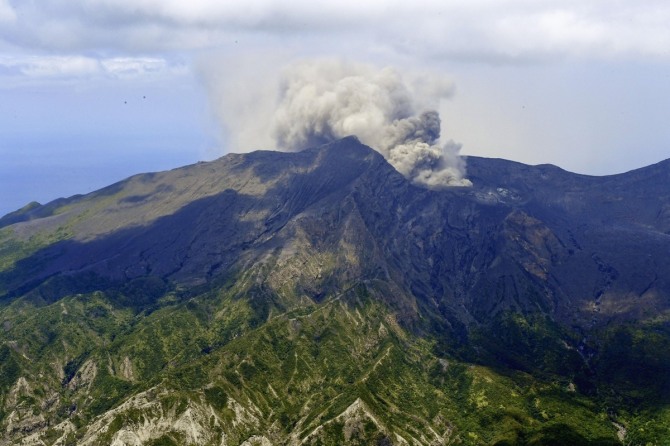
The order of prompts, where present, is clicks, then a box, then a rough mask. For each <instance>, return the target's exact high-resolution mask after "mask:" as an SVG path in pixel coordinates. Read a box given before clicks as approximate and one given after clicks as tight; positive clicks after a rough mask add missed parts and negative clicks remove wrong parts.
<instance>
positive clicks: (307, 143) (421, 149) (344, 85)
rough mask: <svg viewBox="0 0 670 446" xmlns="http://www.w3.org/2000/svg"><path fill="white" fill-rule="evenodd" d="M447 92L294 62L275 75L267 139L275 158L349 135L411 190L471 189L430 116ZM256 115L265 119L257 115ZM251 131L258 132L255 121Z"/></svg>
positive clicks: (241, 126)
mask: <svg viewBox="0 0 670 446" xmlns="http://www.w3.org/2000/svg"><path fill="white" fill-rule="evenodd" d="M451 89H452V87H451V85H450V84H448V83H446V82H444V81H443V80H440V79H437V78H430V77H425V76H424V77H423V78H417V79H414V81H413V82H407V81H405V80H404V79H403V78H402V76H401V75H400V74H399V73H398V72H397V71H395V70H394V69H392V68H384V69H379V68H377V67H374V66H371V65H367V64H357V63H351V62H345V61H341V60H309V61H304V62H300V63H297V64H294V65H292V66H291V67H289V68H287V69H285V70H284V72H283V74H282V77H281V80H280V82H279V88H278V95H277V96H276V97H277V102H276V103H275V104H273V105H272V107H273V111H272V117H271V118H270V119H271V124H270V126H269V127H270V129H271V137H272V139H273V141H274V143H275V144H276V146H277V147H278V148H279V149H280V150H287V151H298V150H302V149H305V148H308V147H314V146H317V145H320V144H324V143H327V142H330V141H333V140H336V139H339V138H342V137H345V136H348V135H355V136H357V137H358V138H359V140H360V141H361V142H363V143H364V144H366V145H369V146H370V147H372V148H373V149H375V150H377V151H378V152H380V153H381V154H382V155H383V156H384V157H385V158H386V159H387V160H388V161H389V162H390V163H391V164H392V165H393V166H394V167H395V168H396V169H397V170H398V171H399V172H400V173H402V174H403V175H404V176H405V177H407V178H409V179H410V180H412V181H413V182H414V183H416V184H419V185H422V186H425V187H428V188H440V187H445V186H470V185H471V183H470V181H469V180H467V179H465V162H464V160H463V159H462V158H461V157H460V156H459V154H458V152H459V150H460V145H458V144H456V143H454V142H453V141H448V142H447V143H445V144H440V142H439V140H440V117H439V114H438V112H437V111H435V110H432V109H430V105H437V103H438V102H439V99H440V98H441V97H445V96H447V95H449V94H450V93H451ZM245 90H246V89H245ZM247 91H248V90H247ZM233 102H234V101H233ZM221 104H226V100H225V98H224V100H223V101H222V102H221ZM266 106H267V104H266ZM228 108H229V107H226V106H224V107H223V109H222V110H220V114H222V115H223V116H224V120H226V119H225V117H226V116H228V117H230V116H233V115H234V113H231V111H230V110H229V109H228ZM263 115H265V116H269V115H270V114H269V113H267V111H265V112H264V113H263V112H261V113H258V114H257V116H263ZM226 121H228V128H229V129H235V131H239V132H242V133H245V132H246V133H247V134H248V133H250V132H249V131H246V130H245V129H246V128H248V125H247V124H246V123H245V122H240V119H239V117H238V118H237V121H236V122H234V123H230V122H229V120H226ZM251 125H253V126H254V127H255V128H256V129H258V128H259V126H258V122H257V121H255V122H253V123H251Z"/></svg>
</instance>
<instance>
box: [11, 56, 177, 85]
mask: <svg viewBox="0 0 670 446" xmlns="http://www.w3.org/2000/svg"><path fill="white" fill-rule="evenodd" d="M186 71H187V68H186V67H185V66H184V65H181V64H178V63H169V62H168V61H167V60H166V59H163V58H156V57H154V58H151V57H114V58H95V57H87V56H72V55H53V56H50V55H47V56H44V55H40V56H34V55H31V56H23V55H12V56H0V76H1V77H5V78H24V79H26V80H30V81H33V82H34V81H46V82H50V81H62V80H77V79H79V80H91V79H123V80H130V79H133V80H142V79H155V78H156V77H160V76H175V75H177V76H179V75H182V74H184V73H185V72H186Z"/></svg>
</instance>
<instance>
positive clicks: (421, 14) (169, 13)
mask: <svg viewBox="0 0 670 446" xmlns="http://www.w3.org/2000/svg"><path fill="white" fill-rule="evenodd" d="M3 17H4V18H5V20H7V18H8V17H9V18H10V19H12V20H14V22H15V26H5V27H3V29H2V30H0V38H4V39H5V40H6V41H8V42H12V43H14V44H16V45H18V46H23V47H36V48H46V49H51V50H59V51H67V50H72V51H74V50H81V49H86V50H98V49H100V48H104V49H111V50H113V51H117V52H129V51H131V52H133V51H134V52H144V53H147V52H151V51H163V50H183V49H191V50H193V49H203V48H214V47H218V46H220V45H223V44H228V43H231V42H233V41H234V40H235V39H236V38H240V37H247V38H248V37H250V36H254V35H262V36H268V35H269V36H272V37H274V38H275V39H273V40H274V41H275V42H277V45H278V46H279V44H280V43H279V42H278V41H277V38H292V37H293V38H296V37H298V38H299V37H302V36H308V37H309V36H314V35H316V34H318V35H321V36H327V37H329V38H333V39H334V40H337V39H341V40H347V41H348V42H351V43H352V44H353V43H355V42H356V41H357V40H358V39H359V38H360V36H361V35H365V36H373V37H374V39H375V42H376V43H375V44H377V45H380V46H389V47H391V48H394V49H396V50H400V51H405V52H409V53H412V54H415V55H425V56H429V55H439V56H440V57H445V56H447V57H459V58H470V59H480V60H484V61H487V60H489V61H505V60H507V61H523V60H527V59H533V60H542V59H545V58H553V57H557V56H560V57H564V56H571V57H572V56H574V57H589V58H593V57H596V58H598V57H602V58H611V57H654V58H658V57H662V58H667V57H668V55H669V54H668V50H667V48H668V47H670V27H668V26H667V23H670V4H668V3H667V2H666V1H665V0H648V1H645V2H630V1H624V0H590V1H577V0H533V1H531V0H506V1H501V0H497V1H494V0H450V1H449V0H439V1H438V0H423V1H421V0H419V1H415V2H400V1H395V0H392V1H382V0H373V1H365V2H362V1H341V2H334V1H328V2H307V1H292V2H282V1H278V0H248V1H245V2H230V1H226V2H221V1H215V0H191V1H189V2H184V1H182V0H72V1H68V2H62V1H59V0H42V1H40V2H39V4H37V3H33V2H17V3H15V8H14V9H12V7H11V6H10V5H9V4H8V3H7V0H0V20H2V18H3ZM64 31H67V32H64ZM303 43H304V42H303ZM369 44H370V42H369V41H366V45H369ZM306 46H309V42H307V44H306Z"/></svg>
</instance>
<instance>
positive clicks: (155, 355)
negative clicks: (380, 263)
mask: <svg viewBox="0 0 670 446" xmlns="http://www.w3.org/2000/svg"><path fill="white" fill-rule="evenodd" d="M248 292H250V290H248V289H246V290H245V289H239V288H235V287H232V288H230V287H225V286H224V287H221V288H220V289H214V290H209V291H204V292H202V293H201V294H199V295H197V296H190V297H189V298H185V297H184V296H181V295H180V294H179V293H178V292H175V291H172V292H169V293H167V294H166V295H165V296H164V297H162V299H161V300H159V301H158V303H157V304H155V305H154V306H152V307H150V308H149V307H145V308H143V309H142V308H135V309H133V308H129V307H124V306H119V305H118V304H113V303H112V302H118V301H119V296H118V295H115V294H114V293H107V294H105V293H102V292H96V293H91V294H86V295H76V296H70V297H67V298H65V299H63V300H61V301H58V302H55V303H52V304H47V305H41V306H35V301H34V299H33V300H31V299H30V298H29V297H24V298H22V299H19V300H16V301H15V302H13V303H12V304H11V305H9V306H5V307H4V308H2V309H1V310H0V311H1V320H2V321H5V322H4V330H2V332H0V341H1V342H2V347H1V351H0V356H1V357H2V358H3V361H2V367H3V373H2V374H1V375H2V377H3V379H2V380H0V386H1V387H0V392H2V398H3V401H4V404H3V413H2V414H1V415H2V417H3V420H2V423H3V426H2V427H3V428H7V426H8V423H9V419H10V418H12V417H11V416H10V414H11V413H12V412H16V413H18V414H19V415H20V417H23V418H24V419H30V416H31V414H33V415H37V414H40V415H41V416H43V417H44V419H45V420H46V421H47V422H46V423H43V425H42V426H37V427H35V428H34V429H36V431H40V430H41V431H43V432H44V435H43V439H45V440H49V441H52V442H53V441H55V440H56V439H58V438H59V437H60V436H62V435H61V433H59V432H57V431H56V430H54V428H53V426H55V425H56V424H57V423H58V422H59V421H62V420H65V419H69V420H70V421H72V423H73V425H74V429H73V431H72V432H71V433H70V434H69V438H70V440H71V441H74V439H75V438H83V437H84V436H85V435H86V431H87V426H91V423H92V422H93V421H94V420H96V419H98V420H103V422H102V424H103V425H105V426H106V428H105V429H107V432H104V433H103V434H104V435H101V436H100V437H99V438H98V444H104V443H105V441H109V440H110V439H111V438H112V437H113V436H114V434H115V432H116V431H119V430H122V429H130V430H133V429H136V428H137V426H139V425H141V421H142V420H143V418H142V417H143V416H144V417H151V416H154V417H155V416H161V414H162V415H165V414H167V413H170V414H173V415H174V416H178V415H179V414H180V413H183V412H185V411H186V410H187V409H188V408H189V407H195V406H205V407H208V408H210V407H211V411H213V412H212V413H213V414H215V417H214V415H212V416H213V417H214V418H212V421H211V425H210V426H209V429H210V431H211V434H212V436H211V443H212V444H214V443H216V444H218V443H219V442H220V440H219V438H220V435H221V433H222V432H225V433H226V435H227V440H228V442H229V444H238V443H239V442H241V441H243V440H245V439H248V438H250V437H252V436H253V435H264V436H266V437H267V438H269V439H270V440H271V441H272V442H274V443H286V442H289V440H290V439H291V438H293V439H299V440H302V441H306V442H307V443H310V444H341V443H342V441H347V442H348V443H350V444H356V443H359V444H370V443H373V442H377V443H378V444H385V442H386V441H389V440H390V441H392V442H393V443H398V442H399V438H400V437H401V438H403V439H405V440H406V441H408V442H410V443H411V442H417V443H420V444H430V443H431V442H434V443H435V444H440V442H443V443H445V444H448V443H455V442H456V443H462V444H566V441H567V442H570V443H571V444H617V441H616V436H615V434H616V429H615V427H614V426H613V425H612V423H611V421H610V418H609V416H608V414H607V412H606V409H605V407H604V406H602V405H599V404H597V403H595V402H594V400H593V399H590V398H588V397H586V396H584V395H582V394H580V393H579V392H574V391H571V389H570V388H568V386H566V383H565V382H564V381H561V380H554V379H550V378H544V379H536V378H533V377H532V376H531V375H530V374H528V373H523V372H510V371H509V370H507V371H505V370H503V371H502V372H501V371H496V370H493V369H491V368H487V367H484V366H477V365H472V364H467V363H464V362H461V361H458V360H455V359H454V358H449V357H436V356H435V355H434V354H433V353H432V352H433V351H434V348H433V347H434V346H433V345H432V344H431V343H430V342H429V341H427V340H423V339H419V338H416V337H414V336H412V335H411V334H410V333H407V332H406V331H404V330H403V329H402V328H400V327H399V326H398V324H397V323H396V322H395V319H394V317H393V315H392V314H391V313H390V312H389V311H388V310H387V308H385V307H384V306H382V305H381V304H380V303H379V302H381V301H382V300H381V299H378V298H379V297H381V296H376V291H375V290H374V289H372V290H368V289H367V288H366V287H365V286H364V285H358V286H356V287H353V288H351V289H350V290H349V291H348V292H346V293H344V294H342V295H339V296H334V297H331V298H329V299H326V300H325V301H323V302H322V303H320V304H314V303H313V304H311V305H302V306H297V305H295V306H292V305H291V302H290V301H289V302H286V301H285V300H284V301H282V299H280V298H279V297H277V296H275V301H276V302H279V304H278V305H274V306H272V307H271V308H267V306H258V305H256V306H254V299H250V298H249V296H248V295H245V294H244V293H248ZM280 306H281V307H284V308H287V309H286V310H285V311H283V312H282V311H278V308H279V307H280ZM292 307H293V308H294V309H291V308H292ZM266 318H267V319H266ZM91 364H94V365H95V366H94V367H93V366H91ZM128 364H130V366H128ZM93 368H95V370H96V372H95V373H94V374H92V373H91V370H92V369H93ZM19 376H22V377H25V378H26V379H27V382H28V384H29V386H28V389H26V388H21V389H18V390H17V388H16V385H15V383H16V382H17V380H18V378H19ZM92 376H93V377H92ZM12 388H13V389H14V390H13V391H10V389H12ZM150 388H153V389H158V390H156V391H155V395H154V396H153V397H152V398H154V400H155V401H157V402H159V403H160V407H162V408H163V409H162V412H160V410H159V409H156V408H153V409H151V410H149V409H146V411H147V412H146V413H144V415H143V414H142V410H141V409H136V408H131V409H127V410H126V409H124V410H120V411H119V413H117V414H116V415H115V416H114V417H111V416H110V417H109V418H108V419H105V418H104V414H105V413H106V412H107V411H109V410H110V409H114V408H118V407H119V405H120V404H121V403H122V402H123V401H126V400H128V398H129V397H130V396H132V395H137V394H141V392H143V391H146V390H147V389H150ZM46 401H50V403H46ZM357 401H358V405H357V406H356V405H354V406H355V408H358V409H357V412H356V410H354V409H350V416H348V417H338V416H339V415H340V414H342V413H343V412H344V411H345V410H347V408H350V407H351V406H352V404H354V403H356V402H357ZM9 403H14V404H9ZM157 407H158V406H157ZM239 407H243V408H244V409H245V410H246V411H247V413H249V414H252V415H253V418H255V420H251V418H249V419H248V420H247V421H246V422H240V417H239V414H238V413H239V412H240V411H241V409H239ZM156 410H158V411H159V412H160V413H157V412H155V411H156ZM208 410H210V409H208ZM152 411H154V412H152ZM354 412H355V413H354ZM352 413H353V415H352ZM152 414H153V415H152ZM656 416H657V413H654V414H653V417H656ZM660 416H662V417H667V413H666V412H664V413H662V414H661V415H660ZM14 417H16V414H15V415H14ZM20 417H19V418H20ZM101 417H102V418H101ZM650 419H651V420H653V419H654V418H649V416H645V414H637V415H636V416H632V415H631V416H630V417H629V418H628V419H627V420H623V421H624V422H629V423H630V426H631V427H633V426H634V427H635V429H637V430H636V431H635V438H636V439H638V438H639V441H641V442H642V441H651V442H654V441H656V442H657V444H661V443H660V442H659V441H660V440H659V438H662V437H661V436H662V435H665V434H666V432H665V431H664V430H663V429H659V428H657V427H655V428H652V427H651V426H650ZM15 424H16V423H15ZM47 425H48V426H52V427H51V428H49V429H48V430H45V426H47ZM652 425H653V423H652ZM638 426H639V427H638ZM3 430H4V429H3ZM28 431H30V429H28ZM22 435H25V433H21V431H17V430H15V432H14V433H13V434H12V435H8V434H7V437H8V438H9V437H12V438H19V437H21V436H22ZM49 441H46V443H47V444H50V443H49ZM152 441H155V444H173V443H174V444H179V443H181V442H183V441H185V440H184V438H183V433H180V432H178V431H177V430H172V431H170V429H169V428H167V429H165V432H163V434H162V436H160V437H158V436H156V437H155V438H153V440H152ZM208 441H210V440H208ZM147 444H149V443H147Z"/></svg>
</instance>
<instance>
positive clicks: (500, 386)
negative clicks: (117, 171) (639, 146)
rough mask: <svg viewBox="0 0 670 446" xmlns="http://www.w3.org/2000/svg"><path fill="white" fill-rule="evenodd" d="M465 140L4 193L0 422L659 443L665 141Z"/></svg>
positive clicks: (666, 358) (36, 439) (665, 416)
mask: <svg viewBox="0 0 670 446" xmlns="http://www.w3.org/2000/svg"><path fill="white" fill-rule="evenodd" d="M467 165H468V178H469V179H470V180H471V181H472V183H473V186H472V187H447V188H443V189H440V190H429V189H425V188H421V187H418V186H415V185H413V184H412V183H411V182H409V181H408V180H406V179H405V178H404V177H403V176H402V175H400V174H399V173H398V172H396V171H395V170H394V169H393V167H392V166H391V165H389V164H388V163H387V162H386V161H385V160H384V158H383V157H382V156H381V155H379V154H378V153H377V152H375V151H373V150H372V149H370V148H369V147H366V146H364V145H362V144H361V143H360V142H359V141H358V140H357V139H356V138H355V137H348V138H344V139H342V140H339V141H336V142H333V143H331V144H328V145H325V146H321V147H316V148H312V149H307V150H304V151H302V152H297V153H280V152H271V151H259V152H253V153H248V154H241V155H240V154H230V155H227V156H224V157H223V158H220V159H218V160H216V161H213V162H207V163H198V164H195V165H191V166H186V167H183V168H180V169H175V170H172V171H168V172H161V173H152V174H142V175H136V176H134V177H131V178H129V179H127V180H124V181H122V182H120V183H117V184H114V185H112V186H109V187H107V188H105V189H102V190H99V191H97V192H94V193H91V194H88V195H84V196H75V197H70V198H67V199H59V200H56V201H54V202H51V203H49V204H46V205H39V204H37V203H33V204H30V205H28V206H26V207H25V208H23V209H21V210H18V211H16V212H13V213H11V214H9V215H7V216H5V217H3V218H2V219H0V318H1V320H2V324H3V325H2V327H3V329H2V330H0V342H1V343H2V344H1V345H2V346H1V347H0V359H1V362H0V376H1V378H0V398H1V401H2V408H1V409H0V428H2V429H3V430H2V432H4V433H3V437H2V438H3V439H4V440H2V441H0V444H14V443H15V442H17V441H20V440H21V441H25V442H28V443H26V444H48V445H51V444H69V443H68V442H70V443H72V444H75V443H76V444H115V445H140V444H217V445H219V444H248V445H252V444H263V445H265V444H343V443H346V444H375V443H376V444H455V443H462V444H538V445H539V444H620V442H626V443H627V444H628V443H630V442H632V443H645V442H649V443H652V444H654V442H656V443H657V444H662V442H663V441H665V440H666V439H667V438H670V427H669V426H670V406H669V404H670V379H669V378H668V376H670V324H668V320H669V319H670V311H669V310H670V261H669V260H668V256H669V254H670V161H664V162H661V163H659V164H656V165H653V166H650V167H646V168H642V169H638V170H634V171H631V172H628V173H624V174H619V175H612V176H606V177H591V176H584V175H577V174H573V173H570V172H566V171H564V170H562V169H560V168H558V167H555V166H551V165H540V166H527V165H523V164H519V163H514V162H511V161H505V160H499V159H485V158H477V157H468V159H467ZM31 442H32V443H31Z"/></svg>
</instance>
